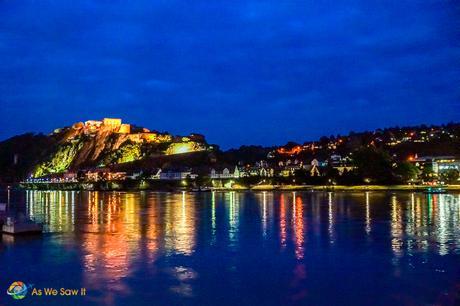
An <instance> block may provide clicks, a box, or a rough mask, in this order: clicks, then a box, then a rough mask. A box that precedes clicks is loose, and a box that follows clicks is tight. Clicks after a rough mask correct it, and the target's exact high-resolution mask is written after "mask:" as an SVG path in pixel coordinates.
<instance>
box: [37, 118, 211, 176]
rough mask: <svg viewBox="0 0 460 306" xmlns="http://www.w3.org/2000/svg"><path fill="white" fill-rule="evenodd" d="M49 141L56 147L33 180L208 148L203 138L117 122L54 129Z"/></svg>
mask: <svg viewBox="0 0 460 306" xmlns="http://www.w3.org/2000/svg"><path fill="white" fill-rule="evenodd" d="M51 137H52V139H53V140H54V141H56V144H57V145H56V146H53V147H51V148H50V151H49V152H47V154H46V155H47V157H46V158H45V159H44V160H43V161H42V162H41V163H40V164H39V165H38V166H37V167H36V169H35V171H34V176H35V177H40V176H43V175H48V174H53V173H60V172H64V171H67V170H69V169H75V170H78V169H81V168H95V167H96V168H97V167H105V166H110V165H114V164H120V163H126V162H133V161H136V160H141V159H145V158H154V157H158V156H162V155H173V154H182V153H192V152H198V151H204V150H207V148H208V145H207V143H206V140H205V138H204V136H203V135H200V134H190V135H188V136H173V135H171V134H169V133H167V132H163V133H161V132H157V131H150V130H149V129H146V128H143V127H138V126H135V125H131V124H127V123H123V122H122V120H121V119H118V118H104V119H102V120H88V121H85V122H77V123H75V124H73V125H72V126H70V127H65V128H61V129H56V130H55V131H54V132H53V133H52V135H51Z"/></svg>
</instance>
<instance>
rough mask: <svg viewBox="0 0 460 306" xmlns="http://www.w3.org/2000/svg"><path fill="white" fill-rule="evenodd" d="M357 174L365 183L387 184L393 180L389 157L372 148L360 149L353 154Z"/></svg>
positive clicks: (385, 153)
mask: <svg viewBox="0 0 460 306" xmlns="http://www.w3.org/2000/svg"><path fill="white" fill-rule="evenodd" d="M353 163H354V165H355V166H356V167H357V173H358V174H359V175H360V176H361V178H362V179H363V180H364V181H365V182H366V181H369V182H373V183H382V184H388V183H392V182H393V180H394V176H393V168H392V161H391V157H390V155H388V153H387V152H384V151H382V150H380V149H376V148H374V147H361V148H360V149H358V150H356V151H355V152H354V153H353Z"/></svg>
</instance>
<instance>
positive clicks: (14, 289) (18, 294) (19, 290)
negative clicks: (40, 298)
mask: <svg viewBox="0 0 460 306" xmlns="http://www.w3.org/2000/svg"><path fill="white" fill-rule="evenodd" d="M6 293H7V294H8V295H11V297H12V298H13V299H15V300H22V299H23V298H25V297H26V295H27V285H26V284H24V283H23V282H14V283H12V284H11V285H10V287H9V288H8V290H7V291H6Z"/></svg>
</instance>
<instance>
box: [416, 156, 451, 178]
mask: <svg viewBox="0 0 460 306" xmlns="http://www.w3.org/2000/svg"><path fill="white" fill-rule="evenodd" d="M409 162H411V163H413V164H414V165H415V166H416V167H417V168H418V169H420V170H421V171H427V170H428V171H429V170H431V171H432V172H433V173H434V175H435V176H438V175H439V174H441V173H442V172H445V171H448V170H457V171H460V159H459V158H456V157H455V156H422V157H418V156H415V157H414V158H410V159H409Z"/></svg>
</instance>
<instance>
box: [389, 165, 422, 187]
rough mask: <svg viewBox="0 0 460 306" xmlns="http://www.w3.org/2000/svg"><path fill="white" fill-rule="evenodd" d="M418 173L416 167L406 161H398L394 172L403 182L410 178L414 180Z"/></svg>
mask: <svg viewBox="0 0 460 306" xmlns="http://www.w3.org/2000/svg"><path fill="white" fill-rule="evenodd" d="M418 173H419V171H418V169H417V167H416V166H414V165H413V164H411V163H409V162H407V161H403V162H400V163H398V165H397V167H396V169H395V174H396V175H397V176H398V178H400V180H401V182H403V183H407V182H408V181H410V180H415V179H416V178H417V176H418Z"/></svg>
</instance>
